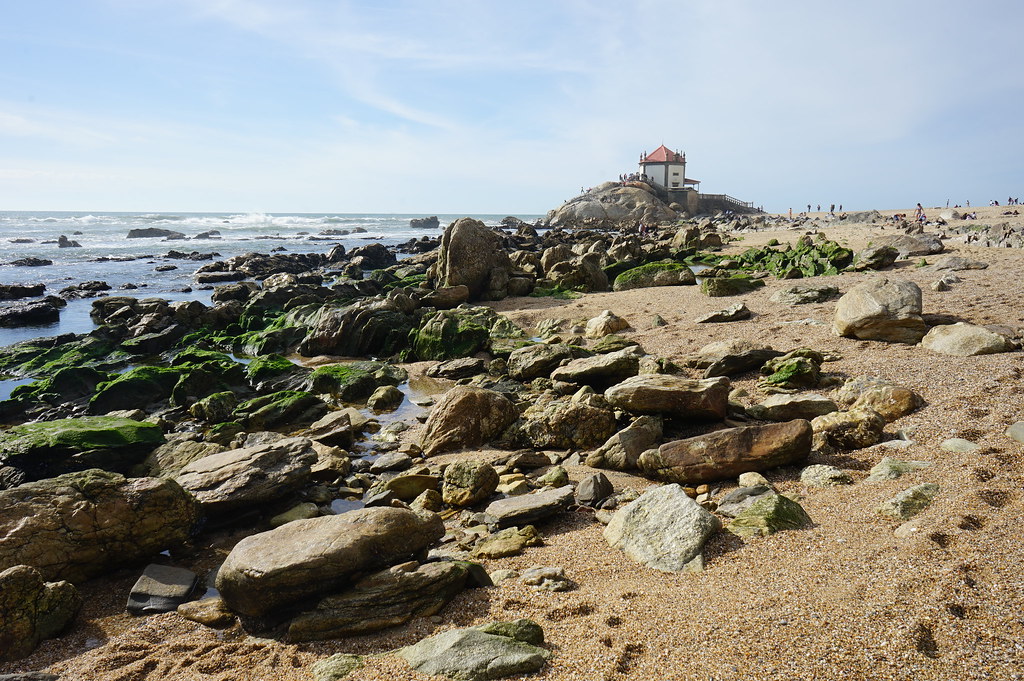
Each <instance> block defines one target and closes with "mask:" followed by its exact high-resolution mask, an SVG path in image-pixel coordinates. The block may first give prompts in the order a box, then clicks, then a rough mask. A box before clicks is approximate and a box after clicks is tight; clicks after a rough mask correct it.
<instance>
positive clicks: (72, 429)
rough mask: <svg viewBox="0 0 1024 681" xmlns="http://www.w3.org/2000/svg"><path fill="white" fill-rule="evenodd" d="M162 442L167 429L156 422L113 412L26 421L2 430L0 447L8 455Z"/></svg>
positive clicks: (141, 445) (148, 445) (150, 446)
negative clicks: (137, 419)
mask: <svg viewBox="0 0 1024 681" xmlns="http://www.w3.org/2000/svg"><path fill="white" fill-rule="evenodd" d="M163 442H164V433H163V431H162V430H161V429H160V426H157V425H156V424H153V423H146V422H145V421H132V420H131V419H123V418H115V417H110V416H83V417H81V418H76V419H60V420H57V421H38V422H35V423H24V424H22V425H20V426H14V427H13V428H11V429H10V430H7V431H4V432H0V450H2V451H3V453H4V456H6V457H7V458H8V459H11V458H15V457H21V456H28V457H31V456H37V455H52V454H75V453H79V452H87V451H91V450H94V449H120V448H138V449H145V450H147V451H148V450H149V449H152V448H153V447H156V446H157V445H159V444H162V443H163Z"/></svg>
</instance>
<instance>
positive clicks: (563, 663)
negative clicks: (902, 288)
mask: <svg viewBox="0 0 1024 681" xmlns="http://www.w3.org/2000/svg"><path fill="white" fill-rule="evenodd" d="M974 210H976V211H977V212H978V215H979V222H987V223H988V224H996V223H998V222H1002V221H1006V220H1009V219H1011V218H1005V217H1001V216H1000V213H1001V212H1002V211H1003V210H1004V209H1003V208H977V209H974ZM892 212H896V211H886V212H883V214H884V215H885V214H890V213H892ZM900 212H908V213H910V214H911V215H912V214H913V210H912V209H910V210H904V211H900ZM929 212H930V213H932V212H937V211H934V210H932V211H929ZM1013 219H1014V220H1019V219H1020V218H1013ZM1011 224H1012V223H1011ZM819 227H820V229H821V231H823V232H824V233H825V234H826V235H827V236H828V237H829V238H831V239H834V240H837V241H839V242H840V243H843V244H845V245H848V246H849V247H851V248H854V249H859V248H862V247H863V246H865V245H866V244H868V243H869V242H871V241H872V240H873V239H875V240H877V238H878V237H879V236H883V235H891V234H895V233H896V232H895V230H893V229H892V228H889V229H882V228H880V227H879V226H877V225H875V226H872V225H859V226H858V225H855V226H835V225H832V224H828V225H824V226H822V225H819ZM805 231H807V228H806V226H804V227H801V228H798V229H793V230H790V229H784V230H772V231H761V232H754V233H746V234H744V235H743V239H742V240H740V241H735V242H732V243H730V244H728V245H727V248H726V250H727V252H732V253H739V252H741V251H742V250H744V249H746V248H748V247H750V246H759V245H763V244H765V243H766V242H767V241H768V240H769V239H772V238H776V239H778V240H779V241H781V242H787V241H789V242H793V241H795V240H796V239H797V238H798V237H799V236H800V235H801V234H803V233H804V232H805ZM946 252H947V253H951V254H956V255H962V256H966V257H969V258H972V259H976V260H982V261H984V262H987V263H988V264H989V267H988V268H987V269H984V270H969V271H964V272H958V273H957V274H958V276H960V278H961V279H962V280H963V281H962V282H961V283H958V284H955V285H953V286H952V288H951V290H948V291H943V292H937V291H933V290H932V289H931V288H930V287H929V284H930V283H931V282H933V281H935V280H937V279H938V278H939V277H941V276H942V274H943V272H940V271H936V270H935V269H934V268H933V267H932V265H931V264H930V263H933V262H934V261H935V260H936V259H937V256H928V257H926V258H925V261H926V262H928V263H929V264H928V265H923V266H919V263H920V260H921V258H919V257H918V258H910V259H906V260H900V261H898V262H897V263H896V265H895V266H894V267H893V268H892V269H891V270H890V271H889V272H887V273H888V274H890V275H893V276H898V277H903V278H906V279H909V280H911V281H914V282H916V283H917V284H918V285H919V286H920V287H921V289H922V291H923V299H924V305H923V308H924V313H925V318H926V321H928V322H929V323H930V324H938V323H952V322H955V321H967V322H971V323H974V324H1002V325H1007V326H1010V327H1022V326H1024V305H1022V303H1021V301H1022V296H1021V273H1022V271H1024V252H1022V251H1020V250H1018V249H1005V248H1004V249H996V248H981V247H977V246H968V245H964V244H961V243H957V242H956V241H950V242H947V245H946ZM873 276H877V273H872V272H866V273H846V274H842V275H840V276H836V277H823V278H821V280H822V281H827V283H830V284H833V285H835V286H837V287H839V289H840V291H841V292H846V291H848V290H849V289H850V288H851V287H852V286H854V285H855V284H857V283H859V282H861V281H864V280H866V279H868V278H870V277H873ZM766 283H767V285H766V286H765V287H764V288H763V289H760V290H758V291H755V292H753V293H750V294H746V295H743V296H741V297H738V298H707V297H705V296H703V295H702V294H701V293H700V291H699V290H698V288H697V287H694V286H684V287H664V288H645V289H637V290H632V291H626V292H620V293H597V294H588V295H586V296H584V297H581V298H578V299H574V300H556V299H551V298H525V299H523V298H519V299H509V300H504V301H501V302H498V303H493V304H491V305H492V306H493V307H494V308H495V309H497V310H498V311H500V312H502V313H504V314H506V315H507V316H509V317H510V318H511V319H512V320H513V321H515V322H517V323H518V324H520V325H521V326H523V327H524V328H527V327H532V326H534V325H536V324H537V323H538V322H540V321H541V320H543V319H546V318H551V317H558V318H563V319H567V320H570V321H583V320H586V319H589V318H591V317H593V316H596V315H597V314H599V313H600V312H601V311H602V310H606V309H607V310H612V311H614V312H615V313H617V314H618V315H620V316H622V317H624V318H625V319H626V320H627V321H628V322H629V323H630V325H631V328H630V329H628V330H626V331H624V332H622V333H623V335H624V336H626V337H628V338H632V339H634V340H636V341H638V342H639V343H640V344H641V345H642V347H643V348H644V349H645V350H646V351H647V352H649V353H651V354H654V355H657V356H661V357H667V358H670V359H673V360H676V361H680V360H681V359H682V358H683V357H685V356H686V355H687V354H689V353H691V352H693V351H695V350H697V349H698V348H700V347H702V346H704V345H706V344H707V343H709V342H712V341H716V340H726V339H731V338H745V339H751V340H758V341H763V342H767V343H769V344H770V345H772V347H774V348H776V349H779V350H790V349H793V348H796V347H800V346H807V347H811V348H813V349H816V350H819V351H823V352H826V351H827V352H831V353H835V354H836V355H838V356H839V357H840V359H838V360H837V361H834V362H828V363H826V364H825V365H824V366H823V370H824V371H825V372H826V373H828V374H833V375H839V376H843V377H855V376H861V375H873V376H879V377H882V378H885V379H889V380H892V381H893V382H895V383H897V384H899V385H903V386H906V387H909V388H912V389H913V390H915V391H916V392H918V393H919V394H920V395H921V396H923V397H924V399H925V401H926V406H924V407H923V408H921V409H919V410H918V411H916V412H914V413H912V414H910V415H908V416H905V417H903V418H900V419H898V420H897V421H895V422H894V423H891V424H889V425H888V426H887V427H886V434H887V435H890V436H891V435H895V433H896V432H897V431H903V433H904V434H906V435H907V437H909V438H910V439H912V440H913V441H914V444H913V445H911V446H910V447H909V448H907V449H899V450H896V449H891V448H885V447H876V448H869V449H861V450H853V451H849V452H842V453H840V454H838V455H833V456H826V455H812V459H811V461H809V463H825V464H832V465H835V466H838V467H840V468H842V469H844V470H847V471H848V472H849V473H850V474H851V475H852V476H853V478H854V481H855V484H853V485H852V486H840V487H833V488H823V489H820V488H812V487H807V486H805V485H803V484H802V483H801V482H800V480H799V468H796V467H787V468H782V469H776V470H773V471H770V472H768V473H766V477H767V478H768V479H769V480H770V481H771V482H772V483H773V484H774V485H775V486H776V487H777V489H778V490H779V491H781V492H784V493H792V494H795V495H799V498H800V499H801V504H802V505H803V507H804V509H805V510H806V511H807V513H808V514H809V515H810V517H811V518H812V519H813V521H814V525H813V527H811V528H809V529H805V530H796V531H786V532H780V533H777V534H774V535H771V536H768V537H764V538H756V539H751V540H747V541H743V540H740V539H739V538H737V537H735V536H733V535H731V534H729V533H726V532H723V533H719V534H718V535H716V536H715V537H713V538H712V539H711V540H710V541H709V543H708V545H707V547H706V559H707V567H706V570H705V571H704V572H703V573H699V574H689V573H682V574H665V573H661V572H657V571H655V570H652V569H650V568H647V567H645V566H642V565H639V564H637V563H635V562H633V561H631V560H630V559H629V558H627V557H626V556H624V555H623V554H622V553H621V552H620V551H618V550H614V549H612V548H610V547H609V546H608V544H607V543H606V542H605V541H604V539H603V537H602V535H601V531H602V529H603V526H602V525H601V524H600V523H598V522H597V521H596V520H595V519H594V515H593V513H590V512H572V513H565V514H562V515H561V516H559V517H558V519H557V520H556V521H554V522H552V523H548V524H544V525H542V526H540V528H539V529H540V530H541V534H542V535H543V538H544V545H543V546H540V547H535V548H530V549H527V550H526V552H525V553H523V554H522V555H520V556H516V557H509V558H501V559H496V560H487V561H484V563H485V565H486V567H487V568H488V569H489V570H495V569H499V568H509V569H515V570H523V569H526V568H529V567H531V566H536V565H544V566H560V567H563V568H564V569H565V571H566V573H567V574H568V576H569V577H570V578H571V579H572V580H573V581H574V582H575V583H576V584H577V585H578V586H577V588H576V589H574V590H571V591H568V592H563V593H550V592H546V591H536V590H533V589H531V588H530V587H527V586H524V585H523V584H520V583H519V582H517V581H516V580H508V581H506V582H503V583H501V584H499V585H497V586H494V587H489V588H485V589H474V590H468V591H465V592H463V593H462V594H461V595H459V596H458V597H457V598H456V599H455V601H454V602H452V603H451V604H450V605H448V606H447V607H446V608H445V609H444V610H443V611H441V613H440V616H439V618H435V619H438V621H434V620H432V619H429V618H421V619H416V620H414V621H413V622H411V623H410V624H408V625H406V626H401V627H397V628H395V629H392V630H389V631H385V632H382V633H379V634H375V635H371V636H361V637H356V638H350V639H342V640H334V641H326V642H321V643H306V644H298V645H289V644H283V643H279V642H276V641H272V640H265V639H257V638H253V637H251V636H249V635H248V634H246V633H245V632H244V631H242V630H240V629H238V628H232V629H227V630H220V631H218V630H213V629H207V628H204V627H202V626H200V625H198V624H194V623H192V622H189V621H186V620H184V619H183V618H181V617H179V616H177V615H176V614H173V613H169V614H163V615H156V616H149V617H142V618H134V617H131V616H129V615H127V614H125V612H124V603H125V599H126V597H127V593H128V590H129V589H130V587H131V585H132V583H133V582H134V580H135V578H136V576H137V574H138V571H137V570H135V569H131V570H123V571H120V572H118V573H116V574H114V575H112V576H109V577H106V578H102V579H97V580H93V581H91V582H89V583H87V584H85V585H83V586H82V592H83V595H84V597H85V603H86V605H85V607H84V610H83V611H82V613H81V614H80V615H79V617H78V619H77V622H76V624H75V625H74V627H73V629H72V630H71V631H69V632H68V633H66V634H65V635H64V636H62V637H61V638H58V639H54V640H49V641H45V642H43V643H42V644H41V645H40V646H39V648H38V649H37V650H36V652H35V653H33V654H32V655H31V656H30V657H28V658H25V659H22V660H19V661H18V662H14V663H6V664H3V665H0V673H10V672H14V671H22V670H47V671H50V672H53V673H56V674H59V675H61V678H64V679H89V680H92V681H140V680H142V679H162V680H168V681H170V680H178V679H181V680H185V679H200V680H207V679H209V680H211V681H212V680H217V681H227V680H229V679H239V680H240V679H254V680H255V679H259V680H265V681H271V680H299V679H303V680H305V679H311V678H312V674H311V672H310V666H311V665H312V663H313V662H315V661H317V660H319V659H322V658H324V657H326V656H328V655H331V654H333V653H336V652H348V653H360V654H376V653H383V652H386V651H388V650H390V649H393V648H395V647H398V646H402V645H408V644H411V643H415V642H416V641H419V640H420V639H422V638H424V637H426V636H428V635H431V634H433V633H438V632H440V631H443V630H446V629H449V628H452V627H463V626H468V625H473V624H479V623H483V622H486V621H490V620H509V619H515V618H519V617H529V618H531V619H533V620H535V621H537V622H538V623H539V624H541V625H542V626H543V628H544V632H545V636H546V641H547V643H546V645H547V647H548V648H549V649H550V650H552V652H553V653H554V655H553V657H552V659H551V661H550V662H549V663H548V665H547V666H546V667H545V668H544V669H543V670H542V671H541V672H539V673H537V674H534V675H530V676H529V677H524V678H531V679H538V680H541V679H544V680H549V681H569V680H574V681H575V680H579V681H590V680H602V681H603V680H609V681H610V680H619V679H623V680H625V679H629V680H637V681H639V680H655V679H666V680H667V679H678V680H683V679H688V680H689V679H693V680H697V679H700V680H702V681H706V680H708V679H780V680H781V679H787V680H789V679H846V680H853V679H908V680H909V679H1018V678H1024V577H1022V576H1021V566H1022V565H1024V541H1022V540H1021V531H1020V528H1021V526H1022V522H1024V484H1022V483H1024V466H1022V454H1024V445H1021V444H1020V443H1018V442H1015V441H1013V440H1011V439H1010V438H1009V437H1007V436H1006V435H1004V431H1005V430H1006V428H1007V426H1009V425H1010V424H1012V423H1014V422H1017V421H1022V420H1024V354H1022V353H1020V352H1012V353H1003V354H995V355H984V356H977V357H950V356H945V355H939V354H935V353H932V352H930V351H928V350H925V349H923V348H921V347H917V346H911V345H896V344H888V343H881V342H870V341H860V340H856V339H850V338H840V337H838V336H836V335H834V334H833V332H832V330H831V321H832V316H833V311H834V309H835V301H834V300H833V301H830V302H825V303H818V304H809V305H799V306H787V305H781V304H777V303H774V302H771V301H770V296H771V294H772V293H774V292H775V291H777V290H779V289H781V288H784V287H786V286H788V285H790V284H792V283H793V282H791V281H781V280H777V279H774V278H768V279H767V280H766ZM739 300H742V301H743V302H745V303H746V305H747V307H749V308H750V310H751V311H753V316H752V318H751V319H749V320H745V321H739V322H732V323H727V324H697V323H695V322H694V320H695V319H696V318H698V317H699V316H701V315H702V314H704V313H707V312H712V311H715V310H719V309H722V308H723V307H726V306H727V305H729V304H731V303H733V302H738V301H739ZM656 314H657V315H660V316H661V317H662V318H663V319H664V320H665V321H666V322H667V324H666V325H664V326H656V325H655V324H654V323H653V321H652V319H653V317H654V315H656ZM417 368H421V367H417ZM687 371H688V375H690V376H694V377H696V376H697V373H696V372H695V371H692V370H687ZM756 378H757V377H756V376H755V375H753V374H752V373H748V374H743V375H742V376H741V377H740V378H738V379H736V380H733V381H732V384H733V387H734V388H736V387H738V388H745V389H746V390H748V391H749V397H746V398H743V401H744V402H745V403H747V404H753V403H755V402H757V401H760V400H761V399H763V397H764V395H763V394H762V393H760V392H759V391H758V390H757V388H756V387H755V383H756ZM419 432H420V431H418V430H417V429H413V430H411V431H409V432H407V433H406V434H405V436H404V437H405V439H407V440H411V439H414V438H416V437H417V436H418V434H419ZM954 437H958V438H964V439H968V440H971V441H972V442H975V443H977V444H978V445H980V448H979V449H977V450H976V451H973V452H970V453H951V452H947V451H944V450H943V449H941V448H940V446H939V445H940V443H942V442H943V441H944V440H946V439H948V438H954ZM500 454H502V453H501V452H497V451H494V450H482V451H479V452H473V451H470V452H460V453H457V454H448V455H445V456H443V457H438V458H436V459H431V463H436V462H442V461H451V460H456V459H459V458H473V457H486V458H495V457H497V456H499V455H500ZM885 456H895V457H897V458H901V459H914V460H924V461H929V462H931V463H932V465H931V466H930V467H929V468H927V469H923V470H920V471H916V472H913V473H911V474H909V475H907V476H904V477H903V478H900V479H898V480H893V481H888V482H880V483H866V482H864V478H865V477H866V476H867V471H868V469H870V468H871V467H872V466H873V465H875V464H876V463H878V462H879V460H881V459H882V458H883V457H885ZM568 472H569V475H570V477H571V478H572V479H573V480H574V481H579V480H580V479H581V478H583V477H586V476H587V475H589V474H590V473H592V472H593V469H590V468H587V467H586V466H569V467H568ZM608 475H609V477H610V478H611V479H612V481H613V483H614V484H615V486H616V488H617V489H620V488H623V487H631V488H635V489H637V490H643V489H645V488H647V487H649V486H651V485H653V484H655V483H652V482H651V481H649V480H646V479H644V478H641V477H638V476H634V475H629V474H625V473H611V472H608ZM923 482H932V483H936V484H938V485H939V486H940V488H941V492H940V494H939V496H938V497H937V498H936V500H935V502H934V503H933V504H932V506H931V507H929V508H928V509H927V510H926V511H925V512H924V513H923V514H921V515H920V516H918V517H917V518H915V519H914V520H913V521H912V523H913V524H914V526H915V527H916V528H917V529H916V531H913V532H909V536H906V537H905V538H900V537H897V536H895V535H894V530H895V529H896V528H897V526H899V524H900V523H899V522H897V521H893V520H888V519H885V518H883V517H882V516H880V515H878V514H877V513H876V511H875V508H876V506H877V505H878V504H879V503H880V502H882V501H884V500H886V499H888V498H890V497H892V496H893V495H895V494H896V493H898V492H900V491H902V490H904V489H906V488H908V487H910V486H912V485H915V484H919V483H923ZM735 486H736V483H735V481H727V482H725V483H722V484H720V485H713V487H720V488H721V493H724V492H726V491H728V490H729V489H732V488H734V487H735ZM235 539H236V538H233V537H227V536H226V537H223V538H222V540H220V541H219V542H217V543H216V544H215V546H214V548H213V549H212V550H209V551H207V552H205V553H204V554H203V555H201V556H198V558H197V566H198V567H204V566H205V567H207V568H210V567H213V566H214V565H215V564H216V563H217V562H218V560H219V559H222V558H223V556H224V555H226V553H227V551H228V550H229V549H230V547H231V545H232V544H233V541H234V540H235ZM349 678H352V679H365V680H370V679H380V680H383V679H391V680H396V679H427V678H429V677H426V676H423V675H421V674H418V673H416V672H414V671H412V670H411V669H410V668H409V667H408V665H406V663H405V662H403V661H401V660H400V659H398V658H395V657H393V656H386V655H385V656H375V657H370V658H367V660H366V665H365V666H364V667H363V668H362V669H360V670H358V671H356V672H353V673H352V675H351V676H350V677H349Z"/></svg>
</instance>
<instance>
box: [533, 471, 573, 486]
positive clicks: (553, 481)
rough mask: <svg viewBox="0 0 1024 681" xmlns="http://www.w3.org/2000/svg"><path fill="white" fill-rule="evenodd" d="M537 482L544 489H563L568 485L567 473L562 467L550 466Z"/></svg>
mask: <svg viewBox="0 0 1024 681" xmlns="http://www.w3.org/2000/svg"><path fill="white" fill-rule="evenodd" d="M537 482H538V483H540V484H541V485H544V486H545V487H563V486H565V485H568V484H569V473H568V472H567V471H566V470H565V468H563V467H562V466H552V467H551V468H549V469H548V470H547V472H545V473H544V475H542V476H540V477H539V478H537Z"/></svg>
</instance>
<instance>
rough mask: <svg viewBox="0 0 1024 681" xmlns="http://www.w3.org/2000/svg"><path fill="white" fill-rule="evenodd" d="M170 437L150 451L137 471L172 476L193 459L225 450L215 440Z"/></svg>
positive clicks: (145, 473)
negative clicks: (204, 440)
mask: <svg viewBox="0 0 1024 681" xmlns="http://www.w3.org/2000/svg"><path fill="white" fill-rule="evenodd" d="M171 437H172V438H174V439H172V440H170V441H169V442H166V443H164V444H162V445H160V446H159V447H157V448H156V449H154V450H153V451H152V452H150V454H149V456H147V457H146V459H145V461H143V462H142V463H141V464H140V465H139V471H138V472H140V473H142V474H143V475H146V476H153V477H159V478H173V477H174V476H176V475H177V474H178V472H179V471H180V470H181V469H182V468H184V467H185V466H187V465H188V464H190V463H192V462H193V461H198V460H199V459H202V458H203V457H205V456H209V455H211V454H217V453H219V452H223V451H224V450H225V447H224V446H223V445H219V444H217V443H215V442H199V441H197V440H192V439H188V440H183V439H179V438H175V436H174V435H172V436H171ZM192 437H194V436H192Z"/></svg>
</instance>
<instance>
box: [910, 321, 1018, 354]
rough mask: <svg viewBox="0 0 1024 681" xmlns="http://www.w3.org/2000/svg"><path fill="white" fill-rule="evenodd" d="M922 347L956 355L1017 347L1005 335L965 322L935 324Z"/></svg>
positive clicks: (988, 352) (1000, 350)
mask: <svg viewBox="0 0 1024 681" xmlns="http://www.w3.org/2000/svg"><path fill="white" fill-rule="evenodd" d="M921 347H923V348H926V349H928V350H931V351H932V352H937V353H939V354H942V355H953V356H956V357H972V356H974V355H991V354H995V353H999V352H1011V351H1013V350H1014V349H1015V348H1014V345H1013V343H1011V342H1010V340H1009V339H1008V338H1006V337H1005V336H1002V335H1000V334H998V333H994V332H992V331H989V330H988V329H986V328H985V327H983V326H975V325H974V324H967V323H964V322H957V323H956V324H944V325H941V326H933V327H932V328H931V329H929V331H928V333H927V334H925V336H924V338H922V339H921Z"/></svg>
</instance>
